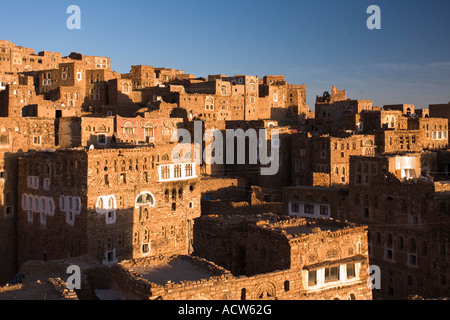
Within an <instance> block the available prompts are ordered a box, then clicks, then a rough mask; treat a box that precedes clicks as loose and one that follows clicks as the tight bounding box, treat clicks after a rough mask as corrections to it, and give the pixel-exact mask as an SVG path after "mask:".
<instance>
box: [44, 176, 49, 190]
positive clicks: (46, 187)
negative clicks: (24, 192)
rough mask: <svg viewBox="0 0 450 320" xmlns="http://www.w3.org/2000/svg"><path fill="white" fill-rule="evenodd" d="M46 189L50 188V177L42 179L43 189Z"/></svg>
mask: <svg viewBox="0 0 450 320" xmlns="http://www.w3.org/2000/svg"><path fill="white" fill-rule="evenodd" d="M48 189H50V179H49V178H45V179H44V190H48Z"/></svg>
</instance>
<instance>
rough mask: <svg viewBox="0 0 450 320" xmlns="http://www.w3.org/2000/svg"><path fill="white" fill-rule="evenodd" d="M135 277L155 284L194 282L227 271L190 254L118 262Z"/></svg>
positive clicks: (226, 272)
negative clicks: (159, 258)
mask: <svg viewBox="0 0 450 320" xmlns="http://www.w3.org/2000/svg"><path fill="white" fill-rule="evenodd" d="M120 265H121V266H122V267H123V268H125V269H127V270H128V271H129V272H131V273H132V274H134V275H135V276H137V277H140V278H142V279H144V280H147V281H148V282H150V283H153V284H156V285H165V284H168V283H180V282H196V281H201V280H207V279H210V278H212V277H217V276H221V275H224V274H228V273H229V272H228V271H227V270H225V269H223V268H221V267H219V266H216V265H215V264H213V263H211V262H209V261H206V260H203V259H200V258H197V257H192V256H174V257H170V258H165V259H161V260H159V261H157V260H155V259H142V260H137V261H132V262H131V261H128V262H123V263H121V264H120Z"/></svg>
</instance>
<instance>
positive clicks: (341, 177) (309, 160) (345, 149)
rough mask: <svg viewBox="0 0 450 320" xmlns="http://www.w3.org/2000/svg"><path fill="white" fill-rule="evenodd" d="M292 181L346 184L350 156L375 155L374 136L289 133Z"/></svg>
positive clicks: (317, 183) (314, 184) (313, 183)
mask: <svg viewBox="0 0 450 320" xmlns="http://www.w3.org/2000/svg"><path fill="white" fill-rule="evenodd" d="M291 148H292V183H293V185H295V186H300V185H306V186H317V185H321V186H325V187H328V186H345V185H348V183H349V179H350V173H349V160H350V156H352V155H369V156H370V155H374V154H375V153H376V145H375V136H373V135H346V136H342V137H337V136H336V137H332V136H329V135H326V136H325V135H322V136H318V135H311V134H310V133H297V134H293V136H292V147H291Z"/></svg>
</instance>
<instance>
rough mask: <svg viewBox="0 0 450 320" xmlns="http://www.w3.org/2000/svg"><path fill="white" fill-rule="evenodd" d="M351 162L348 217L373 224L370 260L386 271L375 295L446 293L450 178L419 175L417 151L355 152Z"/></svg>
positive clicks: (419, 164)
mask: <svg viewBox="0 0 450 320" xmlns="http://www.w3.org/2000/svg"><path fill="white" fill-rule="evenodd" d="M350 167H351V168H350V170H351V175H353V176H355V177H356V179H352V180H351V182H350V195H349V200H350V201H349V206H350V208H349V211H348V217H346V218H347V219H348V220H350V221H354V222H358V223H362V224H366V225H368V226H369V232H370V233H369V252H370V261H371V264H374V265H378V266H379V267H380V268H381V273H382V283H381V290H375V291H374V297H375V298H379V299H405V298H407V297H408V296H409V295H412V294H419V295H421V296H424V297H429V298H432V297H438V296H447V295H448V289H449V284H450V282H449V281H448V279H449V274H448V268H447V267H446V265H448V263H449V262H448V251H447V248H448V245H449V229H448V223H449V219H448V212H449V210H450V207H449V205H450V203H449V199H450V198H449V195H450V188H449V185H448V183H446V182H439V181H432V180H431V179H429V178H424V177H419V175H420V173H421V158H420V155H418V154H417V155H411V154H408V155H403V156H401V155H397V156H377V157H371V158H368V157H352V159H351V164H350ZM360 176H361V177H362V178H360Z"/></svg>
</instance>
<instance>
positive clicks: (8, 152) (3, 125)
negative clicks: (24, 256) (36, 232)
mask: <svg viewBox="0 0 450 320" xmlns="http://www.w3.org/2000/svg"><path fill="white" fill-rule="evenodd" d="M52 148H55V128H54V121H52V120H48V119H37V118H15V119H11V118H0V242H1V243H2V246H0V261H2V262H1V263H0V283H4V282H6V281H7V280H9V279H11V278H12V277H13V276H14V274H15V273H16V272H17V236H18V233H17V212H18V209H19V208H18V207H17V203H18V196H17V184H18V157H19V156H20V155H21V154H23V153H24V152H27V151H29V150H42V149H52Z"/></svg>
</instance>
